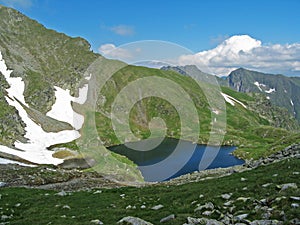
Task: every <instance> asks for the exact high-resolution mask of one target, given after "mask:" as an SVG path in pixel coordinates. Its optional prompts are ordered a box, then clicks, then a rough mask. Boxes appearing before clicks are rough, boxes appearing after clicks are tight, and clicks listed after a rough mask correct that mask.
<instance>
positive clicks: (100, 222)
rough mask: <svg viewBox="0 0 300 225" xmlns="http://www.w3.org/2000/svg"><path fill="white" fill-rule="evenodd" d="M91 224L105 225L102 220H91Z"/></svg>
mask: <svg viewBox="0 0 300 225" xmlns="http://www.w3.org/2000/svg"><path fill="white" fill-rule="evenodd" d="M90 222H91V223H93V224H104V223H103V222H102V221H101V220H98V219H96V220H91V221H90Z"/></svg>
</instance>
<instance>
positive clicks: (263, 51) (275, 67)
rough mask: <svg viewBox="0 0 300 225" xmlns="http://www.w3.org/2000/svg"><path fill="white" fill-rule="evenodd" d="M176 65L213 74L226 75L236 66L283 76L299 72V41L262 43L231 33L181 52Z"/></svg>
mask: <svg viewBox="0 0 300 225" xmlns="http://www.w3.org/2000/svg"><path fill="white" fill-rule="evenodd" d="M178 64H180V65H188V64H194V65H197V66H198V67H199V68H204V67H207V68H209V70H210V71H205V72H210V73H214V74H216V75H220V76H221V75H227V74H228V73H230V72H231V71H232V70H235V69H237V68H239V67H244V68H247V69H253V70H258V71H262V72H270V73H283V74H286V75H299V74H300V43H294V44H285V45H280V44H274V45H263V44H262V42H261V41H259V40H256V39H254V38H252V37H250V36H248V35H236V36H232V37H230V38H228V39H226V40H225V41H223V42H222V43H221V44H219V45H218V46H217V47H216V48H214V49H211V50H208V51H202V52H198V53H196V54H193V55H182V56H181V57H179V60H178ZM203 65H205V66H203Z"/></svg>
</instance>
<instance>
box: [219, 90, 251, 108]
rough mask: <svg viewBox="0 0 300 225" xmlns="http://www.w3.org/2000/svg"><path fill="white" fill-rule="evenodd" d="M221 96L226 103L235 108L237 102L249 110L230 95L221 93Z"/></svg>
mask: <svg viewBox="0 0 300 225" xmlns="http://www.w3.org/2000/svg"><path fill="white" fill-rule="evenodd" d="M221 95H222V96H223V97H224V99H225V101H226V102H228V103H229V104H230V105H232V106H234V105H235V102H236V103H239V104H240V105H241V106H243V107H244V108H245V109H247V106H246V105H245V104H244V103H242V102H241V101H239V100H237V99H235V98H233V97H231V96H229V95H226V94H224V93H223V92H221Z"/></svg>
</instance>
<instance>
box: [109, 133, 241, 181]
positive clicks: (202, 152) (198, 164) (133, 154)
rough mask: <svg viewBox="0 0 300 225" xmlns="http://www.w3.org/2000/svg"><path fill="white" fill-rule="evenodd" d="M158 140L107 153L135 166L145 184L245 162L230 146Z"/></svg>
mask: <svg viewBox="0 0 300 225" xmlns="http://www.w3.org/2000/svg"><path fill="white" fill-rule="evenodd" d="M161 140H162V141H161ZM161 140H159V139H152V140H148V139H147V140H142V141H139V142H131V143H126V144H122V145H116V146H111V147H109V150H111V151H112V152H115V153H118V154H121V155H124V156H126V157H128V158H129V159H130V160H132V161H133V162H134V163H135V164H137V165H138V167H139V170H140V171H141V173H142V174H143V176H144V179H145V181H149V182H155V181H165V180H169V179H172V178H175V177H178V176H181V175H184V174H188V173H192V172H194V171H199V170H205V169H214V168H225V167H230V166H235V165H242V164H243V163H244V160H241V159H238V158H236V157H235V156H233V155H232V154H231V153H232V152H233V151H234V150H235V147H233V146H221V147H216V146H207V145H199V144H195V143H192V142H189V141H183V140H178V139H173V138H164V139H161ZM157 143H160V144H159V145H158V144H157ZM153 147H154V148H153ZM148 149H149V150H148Z"/></svg>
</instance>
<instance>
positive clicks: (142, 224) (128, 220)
mask: <svg viewBox="0 0 300 225" xmlns="http://www.w3.org/2000/svg"><path fill="white" fill-rule="evenodd" d="M118 224H131V225H153V224H152V223H150V222H147V221H145V220H142V219H140V218H138V217H133V216H127V217H124V218H123V219H121V220H119V222H118Z"/></svg>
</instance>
